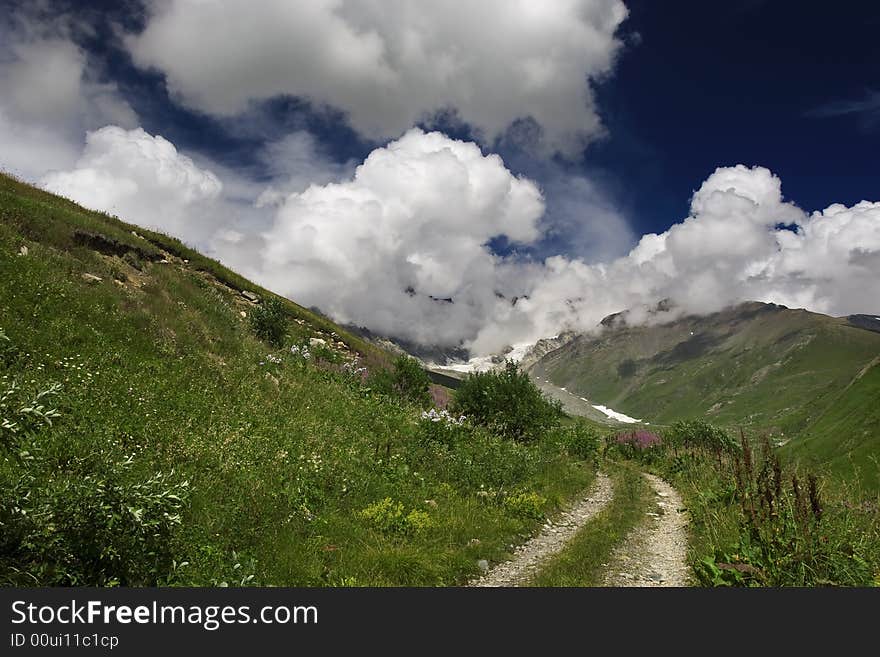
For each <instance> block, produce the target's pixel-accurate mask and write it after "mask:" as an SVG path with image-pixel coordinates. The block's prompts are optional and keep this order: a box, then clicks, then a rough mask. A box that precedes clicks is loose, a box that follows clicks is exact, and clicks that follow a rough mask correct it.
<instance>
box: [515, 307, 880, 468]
mask: <svg viewBox="0 0 880 657" xmlns="http://www.w3.org/2000/svg"><path fill="white" fill-rule="evenodd" d="M869 317H872V316H865V315H856V316H852V317H850V318H846V317H844V318H836V317H829V316H827V315H822V314H818V313H813V312H808V311H806V310H795V309H790V308H786V307H785V306H779V305H774V304H766V303H759V302H748V303H743V304H741V305H737V306H735V307H731V308H727V309H725V310H722V311H721V312H717V313H713V314H710V315H705V316H684V317H679V318H677V319H674V320H672V321H663V320H662V319H661V318H662V315H661V314H658V315H656V316H655V317H653V318H652V319H653V321H655V322H657V323H653V324H652V323H648V324H640V325H631V324H630V323H628V321H627V314H626V313H623V314H620V313H619V314H616V315H614V316H610V317H608V318H606V320H604V321H603V322H602V325H600V327H599V330H598V331H597V332H596V333H595V334H582V335H579V336H578V337H576V338H575V339H573V340H570V341H569V342H567V343H566V344H564V345H563V346H561V347H560V348H558V349H555V350H553V351H551V352H549V353H547V354H546V355H544V356H543V357H542V358H541V359H540V360H539V361H538V362H537V363H535V364H533V365H532V366H531V369H530V371H531V372H532V374H533V375H535V376H538V377H544V378H547V379H548V380H549V381H551V382H552V383H553V384H555V385H557V386H560V387H565V388H566V389H567V390H569V391H572V392H573V393H575V394H577V395H580V396H583V397H587V398H589V399H590V401H591V402H592V403H598V404H604V405H607V406H609V407H611V408H614V409H616V410H618V411H621V412H623V413H626V414H627V415H631V416H633V417H639V418H645V419H648V420H649V421H650V422H652V423H669V422H673V421H675V420H678V419H684V418H695V417H699V418H705V419H707V420H708V421H711V422H713V423H718V424H722V425H728V426H744V427H747V428H751V429H756V430H769V431H771V432H772V433H773V434H774V435H775V436H776V440H777V441H778V442H780V443H782V442H785V443H788V441H790V444H789V445H788V446H787V450H789V451H790V452H791V453H792V454H797V455H799V456H802V457H804V458H810V459H813V460H814V461H827V460H829V459H835V458H847V456H846V455H847V454H849V453H850V452H851V451H852V450H861V452H864V453H866V454H868V453H873V454H877V453H878V451H877V450H878V448H880V426H878V411H877V408H880V404H878V403H877V402H878V401H880V394H878V393H880V385H878V379H880V372H878V366H877V358H878V356H880V333H877V332H875V330H874V324H873V323H872V322H870V321H869V320H868V319H867V318H869Z"/></svg>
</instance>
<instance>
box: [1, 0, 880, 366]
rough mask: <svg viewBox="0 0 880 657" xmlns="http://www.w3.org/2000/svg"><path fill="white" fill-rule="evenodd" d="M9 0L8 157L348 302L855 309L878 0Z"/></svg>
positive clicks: (450, 328)
mask: <svg viewBox="0 0 880 657" xmlns="http://www.w3.org/2000/svg"><path fill="white" fill-rule="evenodd" d="M3 4H4V5H5V6H6V7H7V10H6V11H4V12H3V15H4V16H5V17H6V19H5V21H3V23H2V28H0V30H2V31H0V36H2V43H0V83H2V84H3V86H4V91H5V92H7V93H4V96H5V98H0V149H2V150H0V165H2V166H3V167H4V168H6V169H7V170H10V171H12V172H14V173H16V174H18V175H20V176H22V177H24V178H26V179H29V180H33V181H35V182H37V183H38V184H41V185H43V186H45V187H47V188H49V189H52V190H53V191H57V192H60V193H64V194H66V195H68V196H70V197H71V198H74V199H75V200H78V201H80V202H82V203H84V204H86V205H89V206H90V207H95V208H97V209H103V210H107V211H110V212H114V213H117V214H120V215H121V216H125V218H127V219H129V220H131V221H134V222H135V223H144V224H145V225H151V226H154V227H157V228H160V229H162V230H166V231H168V232H171V233H174V234H176V235H178V236H180V237H182V238H184V239H186V240H187V241H189V242H191V243H193V244H194V245H196V246H198V247H199V248H201V249H203V250H205V251H207V252H209V253H211V254H212V255H214V256H215V257H218V258H220V259H221V260H223V261H224V262H227V263H229V264H230V265H232V266H234V267H236V268H237V269H240V270H241V271H242V272H243V273H245V274H246V275H249V276H252V277H253V278H255V279H257V280H258V281H260V282H261V283H263V284H265V285H268V286H270V287H273V289H276V290H277V291H279V292H281V293H283V294H287V295H288V296H291V297H293V298H296V299H297V300H300V301H302V302H305V303H307V304H308V305H321V306H322V307H324V308H325V309H326V310H328V311H329V312H330V313H331V314H334V315H335V316H337V317H339V318H340V319H344V320H347V321H353V322H356V323H362V324H365V325H369V326H370V327H371V328H375V329H378V330H379V331H384V332H386V333H389V334H395V333H396V334H399V335H401V337H407V338H408V339H416V340H422V341H425V342H442V343H449V344H465V345H468V346H472V347H474V348H475V349H477V350H483V351H485V350H491V349H497V348H498V347H499V346H503V343H513V342H515V341H516V340H524V339H534V338H535V337H536V336H537V337H540V335H542V334H546V333H549V332H555V331H556V330H558V329H560V328H566V327H572V326H573V327H576V328H588V327H589V326H590V325H591V324H592V323H594V322H595V321H596V319H597V318H601V314H602V313H605V312H606V311H616V310H619V309H621V308H622V307H627V306H630V305H633V304H639V303H645V304H649V305H650V303H651V302H652V300H656V299H657V298H663V297H672V298H677V299H678V300H679V302H680V303H681V304H682V307H687V308H688V309H691V310H705V311H708V310H711V309H714V307H715V306H717V305H718V303H730V302H733V301H737V300H743V299H746V298H759V299H762V300H773V301H776V302H785V303H788V304H789V305H797V306H803V307H808V308H811V309H814V310H818V311H821V312H830V313H838V314H839V313H843V312H851V311H855V310H857V309H858V310H870V309H865V308H855V305H856V303H857V301H856V299H855V296H856V295H854V294H853V292H852V291H853V289H855V288H856V287H858V286H859V285H860V284H859V283H858V281H860V280H861V279H862V277H864V278H865V279H866V280H867V279H870V278H871V276H873V275H874V274H877V273H878V271H877V270H876V268H877V267H878V265H880V257H876V258H875V255H874V254H875V242H876V241H877V240H880V236H878V232H880V230H878V221H880V207H878V208H875V207H874V206H873V205H871V206H869V207H868V206H860V205H859V203H860V202H862V201H868V202H869V203H872V202H874V201H877V200H878V194H877V191H876V190H877V183H878V178H880V176H878V174H880V158H878V157H877V155H876V154H877V153H878V152H880V149H878V147H880V65H878V63H880V45H878V44H880V39H878V38H877V36H876V35H877V32H878V30H880V9H877V7H876V4H875V3H870V2H863V3H858V2H846V1H843V2H836V3H834V4H833V5H828V4H826V3H809V2H806V3H805V2H769V1H766V2H765V1H760V0H743V1H740V2H735V1H734V2H726V3H707V2H697V1H692V0H675V1H672V2H655V1H651V0H626V1H621V0H567V1H566V2H562V1H560V2H558V3H544V2H536V3H528V2H523V3H518V4H510V3H508V4H505V3H503V2H497V1H495V0H492V1H489V0H487V1H486V2H483V3H480V4H479V5H474V4H473V3H459V2H456V1H455V0H450V1H449V2H445V3H444V2H437V3H432V4H431V6H430V8H428V7H426V6H424V5H418V4H411V3H407V2H403V1H401V2H391V1H389V2H386V3H379V4H378V5H370V4H369V3H362V2H357V1H356V0H326V1H322V2H317V1H316V2H311V3H300V4H298V3H283V2H279V1H275V0H271V1H267V2H265V3H259V4H253V3H250V4H249V3H246V2H243V1H241V0H228V2H226V3H223V2H214V3H210V2H209V3H205V4H200V5H192V4H188V3H185V2H182V0H168V1H167V2H158V1H154V0H144V1H143V2H142V1H141V0H126V1H125V2H109V1H96V2H74V1H72V0H39V1H36V2H28V3H23V2H10V1H9V0H7V1H6V2H4V3H3ZM415 128H420V129H421V130H422V132H420V133H418V134H416V135H415V136H411V137H410V138H409V139H407V138H404V139H403V141H401V142H398V140H399V139H400V138H401V137H402V136H403V135H405V134H410V133H408V132H407V131H408V130H412V129H415ZM431 131H438V132H439V133H441V136H442V139H434V138H433V137H429V136H426V133H430V132H431ZM455 140H457V141H455ZM456 144H458V145H456ZM471 147H473V148H477V149H479V151H473V150H469V148H471ZM437 152H442V153H446V154H452V157H451V159H450V160H449V161H446V160H444V159H443V157H439V156H437V157H435V156H434V155H436V153H437ZM474 153H477V154H476V155H474ZM432 154H434V155H432ZM495 154H497V155H500V156H501V157H502V158H503V164H499V163H497V162H495V160H493V159H492V158H493V157H494V155H495ZM368 158H370V159H369V160H368ZM364 162H367V163H371V164H370V165H369V166H367V165H364V167H363V168H364V173H363V175H362V176H361V177H360V178H359V177H356V176H355V173H354V171H355V167H356V166H358V165H360V164H362V163H364ZM389 162H390V164H389ZM738 167H739V168H738ZM716 170H717V171H716ZM169 171H171V172H173V174H172V175H170V177H169V174H168V172H169ZM414 172H415V173H414ZM410 174H412V177H408V176H410ZM462 176H464V178H462ZM404 179H405V180H406V181H407V184H406V185H403V184H397V183H398V182H400V180H404ZM169 181H170V182H169ZM520 183H522V184H520ZM309 185H314V186H315V187H314V191H309V192H306V190H307V189H308V188H309ZM780 189H781V193H780ZM698 190H702V191H701V192H700V193H697V195H696V196H695V192H698ZM713 194H714V195H713ZM725 194H726V195H727V196H725V197H724V199H722V200H724V202H723V203H722V201H721V200H719V199H720V198H721V197H722V196H724V195H725ZM699 199H703V200H699ZM352 202H354V203H355V205H354V206H352V205H351V204H352ZM743 202H747V204H751V205H748V207H746V206H743V205H742V203H743ZM834 204H840V207H842V208H844V209H846V211H847V213H845V214H841V213H836V214H835V215H834V217H835V218H834V219H831V218H828V217H825V214H821V216H819V215H813V213H821V211H823V210H825V209H826V208H828V207H829V206H833V205H834ZM834 207H837V206H834ZM376 208H379V209H378V210H376ZM835 212H836V211H835ZM826 214H828V213H826ZM817 216H818V219H821V221H819V220H816V217H817ZM339 217H342V219H339ZM829 217H830V214H829ZM713 222H714V223H713ZM716 223H717V231H716ZM778 224H786V225H788V226H790V227H793V229H792V230H790V231H789V232H790V233H791V235H785V234H781V233H780V232H779V230H778V229H777V226H778ZM744 226H753V227H757V228H755V232H752V233H748V234H745V233H743V227H744ZM716 232H717V234H716ZM653 233H656V234H659V235H660V237H659V238H657V239H654V238H653V237H650V236H649V237H648V238H642V236H643V235H646V234H653ZM352 234H356V235H357V239H354V238H353V237H352ZM829 235H830V236H831V237H829ZM719 236H720V237H719ZM725 236H728V237H729V239H738V240H740V241H741V242H742V243H743V244H749V245H751V246H750V250H748V252H744V253H742V254H739V255H738V256H737V259H736V260H735V261H734V260H731V261H730V262H726V261H725V262H722V263H720V264H717V265H715V264H712V265H709V264H707V262H704V261H702V260H701V259H700V258H698V257H691V255H690V254H693V253H695V252H697V251H699V252H700V253H704V254H710V253H711V252H712V249H714V248H718V245H719V244H722V243H723V242H724V241H725ZM792 239H795V242H792V241H791V240H792ZM441 242H443V243H447V242H448V243H449V244H452V245H453V246H449V247H447V246H440V245H439V244H440V243H441ZM820 244H821V245H823V246H822V247H821V249H820V247H819V246H818V245H820ZM364 252H375V253H377V254H382V256H383V257H382V258H377V259H376V262H375V263H373V264H372V265H367V264H362V263H361V262H360V261H361V260H362V258H361V257H360V254H362V253H364ZM808 252H809V253H811V254H812V255H811V257H812V258H813V261H814V262H817V263H818V264H817V265H816V267H815V269H816V273H815V276H814V275H813V274H812V273H811V272H810V270H809V269H810V268H809V267H807V266H806V265H805V264H804V262H805V260H804V257H805V254H806V253H808ZM462 254H470V255H468V256H465V255H462ZM725 256H726V254H725ZM823 258H826V259H828V265H827V267H826V268H825V269H823V265H822V262H823V260H822V259H823ZM722 259H723V258H722ZM841 259H842V260H843V261H844V265H833V264H832V263H833V262H836V261H840V260H841ZM356 261H357V265H353V264H352V263H354V262H356ZM820 270H821V272H820ZM685 276H689V277H690V278H688V279H687V280H685V279H684V278H683V277H685ZM345 277H351V279H352V281H357V282H363V284H364V285H365V286H366V287H365V288H363V289H359V288H357V286H353V288H352V289H353V293H352V298H350V299H346V298H344V295H342V296H340V295H335V294H334V293H333V291H332V290H330V289H327V288H325V287H324V286H323V285H322V281H324V280H334V278H335V279H340V278H345ZM695 277H696V278H698V279H699V280H700V281H701V282H700V284H699V285H696V286H695V285H692V284H691V282H690V281H691V280H692V279H694V278H695ZM731 277H732V278H733V279H734V280H737V281H739V283H740V284H738V285H734V286H732V291H730V292H729V294H720V293H719V290H721V289H722V288H724V287H730V286H729V285H726V282H727V281H729V280H730V279H731ZM828 281H830V283H829V282H828ZM407 289H415V290H416V291H417V294H416V295H415V296H414V295H412V294H406V295H404V296H400V295H401V294H402V293H403V291H404V290H407ZM719 295H720V298H719ZM861 296H862V297H863V296H864V295H861ZM877 296H878V297H880V294H878V295H877ZM331 297H332V298H331ZM435 298H453V299H454V301H455V302H456V303H454V304H452V306H454V309H450V307H438V306H436V304H435V302H433V301H432V299H435ZM514 298H520V299H522V298H525V299H527V301H526V303H522V302H521V303H520V304H519V307H517V308H514V310H511V308H510V307H509V306H510V305H511V304H512V299H514ZM499 299H500V301H499ZM711 299H716V301H714V302H711V303H710V302H709V301H708V300H711ZM385 301H387V308H385V305H386V304H385ZM505 304H506V305H505ZM401 307H405V308H406V309H408V312H403V313H401V312H400V308H401ZM874 310H876V309H874ZM459 312H460V313H461V316H460V317H458V316H457V313H459Z"/></svg>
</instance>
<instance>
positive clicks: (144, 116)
mask: <svg viewBox="0 0 880 657" xmlns="http://www.w3.org/2000/svg"><path fill="white" fill-rule="evenodd" d="M57 4H58V5H61V6H64V7H67V8H74V7H75V8H76V12H77V14H78V15H79V16H81V17H82V18H83V19H85V20H87V21H88V22H90V23H92V24H94V25H96V26H97V27H98V28H99V29H98V31H97V33H96V34H94V35H93V36H90V37H82V38H81V39H80V42H81V45H83V46H84V47H86V48H87V49H88V50H89V52H90V53H91V54H92V55H93V57H95V58H96V60H99V61H101V62H102V63H103V66H104V70H105V72H106V75H107V77H108V78H109V79H113V80H115V81H116V82H117V83H118V84H119V85H120V87H121V88H122V90H123V93H124V95H125V97H126V98H127V99H128V100H129V102H130V103H131V104H132V106H133V107H134V109H135V110H136V111H137V112H138V114H139V115H140V117H141V121H142V124H143V127H144V128H145V129H146V130H147V131H148V132H151V133H154V134H157V133H158V134H162V135H163V136H165V137H166V138H168V139H169V140H171V141H172V142H174V143H175V144H177V146H178V147H180V148H182V149H184V150H196V151H200V152H202V153H204V154H206V155H208V156H210V157H212V158H214V159H217V160H219V161H221V162H223V163H224V164H227V165H230V166H234V167H236V168H246V169H248V170H249V171H251V173H252V174H253V175H254V176H255V177H260V175H261V173H262V172H261V171H260V166H261V165H260V163H259V162H258V161H257V159H256V157H255V153H256V151H257V149H258V147H259V145H260V144H261V143H263V142H264V141H265V140H271V139H273V138H277V137H278V136H280V135H283V134H284V133H285V132H287V131H290V130H292V129H298V128H308V129H309V130H310V131H311V132H313V133H314V134H316V135H317V136H319V138H320V139H321V141H322V143H323V146H324V148H325V149H326V150H327V152H329V153H330V154H331V155H332V156H333V157H335V158H337V159H339V160H340V161H344V160H348V159H351V158H355V159H356V160H360V159H362V158H363V157H364V156H365V155H366V154H367V153H369V151H370V150H371V149H372V148H373V147H374V146H375V145H376V144H371V143H368V142H364V141H363V140H362V139H360V138H359V137H358V136H357V135H356V134H355V133H354V132H353V131H352V130H351V129H349V128H348V127H347V126H346V125H345V123H344V117H342V116H341V115H339V116H332V115H331V116H327V115H326V114H323V115H316V114H314V113H312V112H310V111H309V108H308V105H307V104H304V103H302V102H298V101H297V100H296V99H279V100H277V101H272V102H271V103H268V104H266V105H265V107H264V110H263V111H262V112H261V113H260V117H259V120H254V121H252V122H250V124H249V127H248V129H247V130H246V131H243V130H242V125H243V124H242V122H240V121H237V122H227V123H224V122H222V121H219V120H217V119H213V118H210V117H208V116H205V115H201V114H197V113H193V112H191V111H189V110H186V109H183V108H181V107H179V106H178V105H176V104H174V103H173V102H172V101H171V100H170V99H169V97H168V95H167V92H166V91H165V87H164V82H163V79H162V77H161V76H160V75H158V74H153V73H146V72H143V71H139V70H138V69H136V68H135V67H134V66H132V65H131V62H130V59H129V58H128V55H127V54H126V53H125V52H124V51H123V50H122V49H121V48H119V47H117V45H118V44H117V45H114V42H113V37H112V32H111V30H110V28H109V27H108V25H109V23H108V21H109V20H111V19H112V20H116V21H122V22H124V23H125V24H126V27H128V28H129V29H131V28H132V27H136V26H137V25H138V24H139V23H140V22H141V20H142V15H141V12H140V11H139V5H138V3H137V2H136V1H135V0H128V1H127V2H123V3H119V2H106V1H101V2H92V3H85V2H75V3H74V2H70V1H69V0H63V1H62V2H59V3H57ZM626 4H627V6H628V7H629V9H630V16H629V18H628V20H627V21H626V22H625V23H624V27H623V29H622V31H621V35H622V36H623V37H624V39H625V41H626V43H627V47H626V48H625V49H624V50H623V52H622V54H621V56H620V59H619V62H618V64H617V66H616V68H615V72H614V74H613V76H611V77H610V78H609V79H608V80H605V81H603V82H601V83H599V84H597V85H596V91H597V96H598V101H599V102H598V107H599V112H600V114H601V116H602V118H603V120H604V123H605V125H606V126H607V128H608V136H607V137H606V138H604V139H602V140H601V141H599V142H596V143H594V144H592V145H591V146H590V147H589V148H588V149H587V151H586V152H585V153H584V157H583V159H582V161H580V162H577V163H574V164H571V163H562V166H563V167H565V168H570V169H575V170H581V171H584V172H585V173H588V174H589V175H590V176H591V177H592V178H593V179H595V180H600V181H601V182H602V183H603V186H604V188H605V189H607V190H610V194H611V196H612V199H613V201H614V202H615V204H616V205H617V206H618V207H620V208H622V209H623V210H624V212H625V213H626V215H627V217H628V218H629V220H630V222H631V223H632V225H633V229H634V230H635V232H636V233H644V232H658V231H662V230H664V229H665V228H667V227H668V226H669V225H670V224H672V223H674V222H677V221H679V220H681V219H682V218H683V217H684V216H686V214H687V208H688V201H689V197H690V195H691V193H692V192H693V190H695V189H696V188H697V187H699V185H700V183H701V182H702V181H703V180H704V179H705V178H706V177H707V176H708V175H709V174H710V173H711V172H712V171H713V170H714V169H715V167H717V166H725V165H733V164H738V163H742V164H746V165H763V166H766V167H768V168H769V169H771V170H772V171H773V172H774V173H776V174H777V175H779V176H780V178H781V179H782V181H783V193H784V194H785V196H786V197H787V198H788V199H790V200H793V201H795V202H796V203H797V204H798V205H800V206H801V207H802V208H804V209H806V210H817V209H822V208H824V207H826V206H827V205H829V204H831V203H833V202H841V203H845V204H852V203H854V202H857V201H859V200H862V199H876V198H877V197H878V193H877V191H878V186H880V157H878V152H880V38H878V33H880V3H877V2H849V1H838V2H834V3H825V2H822V3H819V2H787V1H776V2H773V1H766V2H765V1H760V0H742V1H739V2H735V1H734V2H724V3H722V2H705V1H699V0H697V1H695V0H669V1H664V2H658V1H656V0H629V1H628V2H627V3H626ZM455 136H467V134H466V131H465V133H464V134H463V135H462V134H461V133H460V132H459V134H458V135H455ZM501 153H502V155H507V154H506V153H505V152H504V149H503V148H502V149H501ZM508 159H509V160H510V161H515V158H508Z"/></svg>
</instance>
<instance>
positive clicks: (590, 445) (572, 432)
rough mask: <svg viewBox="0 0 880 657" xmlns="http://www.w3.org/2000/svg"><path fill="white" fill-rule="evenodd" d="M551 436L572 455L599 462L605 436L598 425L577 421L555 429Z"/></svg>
mask: <svg viewBox="0 0 880 657" xmlns="http://www.w3.org/2000/svg"><path fill="white" fill-rule="evenodd" d="M550 436H551V438H552V440H555V441H557V442H558V443H559V444H560V445H561V446H562V448H563V449H565V450H566V452H567V453H568V454H569V455H570V456H573V457H574V458H577V459H580V460H582V461H592V462H594V463H598V459H599V454H600V451H601V449H602V443H603V437H602V434H601V432H600V431H599V430H598V429H597V428H596V427H593V426H591V425H589V424H587V423H586V422H583V421H575V422H573V423H571V424H568V425H565V426H560V427H557V428H555V429H553V430H552V431H551V432H550Z"/></svg>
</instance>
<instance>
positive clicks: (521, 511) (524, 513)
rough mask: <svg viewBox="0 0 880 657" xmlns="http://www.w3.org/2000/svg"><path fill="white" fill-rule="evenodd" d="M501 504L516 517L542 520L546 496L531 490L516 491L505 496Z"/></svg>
mask: <svg viewBox="0 0 880 657" xmlns="http://www.w3.org/2000/svg"><path fill="white" fill-rule="evenodd" d="M503 505H504V508H505V509H506V510H507V511H509V512H510V513H512V514H513V515H515V516H517V517H520V518H529V519H532V520H543V519H544V507H545V506H546V505H547V498H545V497H541V496H540V495H538V494H537V493H533V492H525V493H517V494H515V495H508V496H507V497H505V498H504V502H503Z"/></svg>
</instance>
